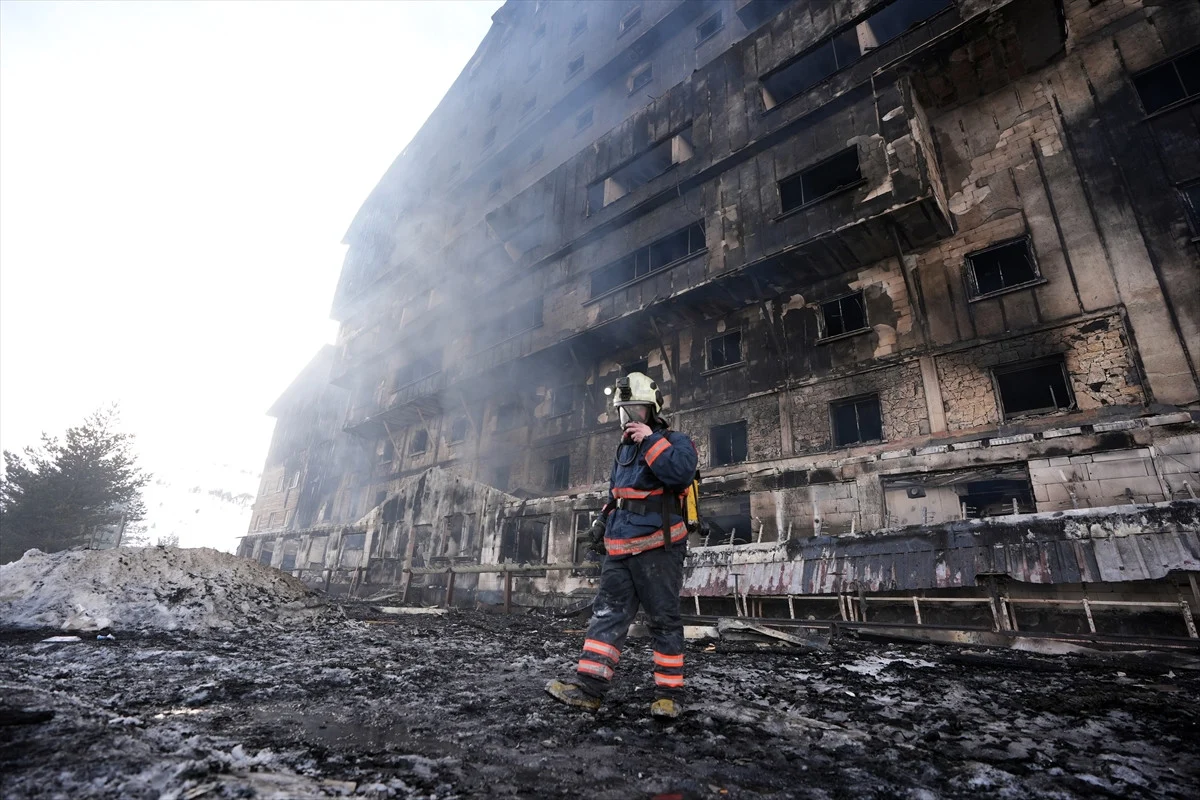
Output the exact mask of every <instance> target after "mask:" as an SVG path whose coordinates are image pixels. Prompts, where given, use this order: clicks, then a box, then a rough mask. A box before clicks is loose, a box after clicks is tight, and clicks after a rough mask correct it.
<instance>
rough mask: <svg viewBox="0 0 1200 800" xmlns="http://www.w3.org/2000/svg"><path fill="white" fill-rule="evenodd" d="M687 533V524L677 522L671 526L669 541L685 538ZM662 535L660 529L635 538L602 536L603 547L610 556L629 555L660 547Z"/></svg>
mask: <svg viewBox="0 0 1200 800" xmlns="http://www.w3.org/2000/svg"><path fill="white" fill-rule="evenodd" d="M687 535H688V532H687V526H686V525H684V524H683V523H682V522H677V523H675V524H674V525H672V526H671V541H672V542H678V541H680V540H682V539H686V538H687ZM662 544H663V535H662V531H661V530H657V531H655V532H654V533H652V534H650V535H649V536H639V537H637V538H636V539H610V538H608V537H607V536H606V537H604V549H605V550H607V551H608V554H609V555H610V556H631V555H636V554H637V553H641V552H644V551H646V550H653V549H654V548H655V547H662Z"/></svg>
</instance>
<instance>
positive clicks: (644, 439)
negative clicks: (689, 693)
mask: <svg viewBox="0 0 1200 800" xmlns="http://www.w3.org/2000/svg"><path fill="white" fill-rule="evenodd" d="M605 391H606V393H608V392H611V393H612V395H613V407H614V408H615V409H616V411H617V415H618V416H619V418H620V422H621V441H620V444H618V446H617V454H616V460H615V463H614V464H613V468H612V476H611V477H610V479H609V500H608V503H607V504H606V505H605V506H604V508H603V509H602V510H601V512H600V515H599V516H598V518H597V520H596V522H595V523H593V525H592V527H591V530H590V531H589V532H588V536H589V538H590V539H591V540H592V548H593V549H594V550H596V551H597V552H601V553H605V554H606V555H605V558H604V563H603V565H602V567H601V570H600V591H599V593H598V594H597V595H596V600H595V602H594V603H593V604H592V619H591V622H590V623H589V624H588V631H587V638H586V639H585V640H584V643H583V654H582V656H581V657H580V659H579V664H578V665H577V667H576V672H575V677H574V678H572V679H571V680H552V681H550V683H548V684H547V685H546V691H547V692H549V693H550V695H551V696H552V697H554V698H555V699H556V700H560V701H562V702H563V703H566V704H567V705H570V706H576V707H579V708H584V709H588V710H592V711H594V710H596V709H598V708H599V707H600V703H601V700H602V699H603V697H604V694H605V692H606V691H607V690H608V688H609V682H610V681H611V680H612V676H613V670H614V669H615V668H616V666H617V662H618V661H619V660H620V658H621V649H622V647H624V645H625V636H626V634H628V632H629V625H630V623H631V622H633V617H634V615H635V614H637V611H638V607H639V606H640V607H641V608H642V609H644V610H645V612H646V616H647V617H648V627H649V629H650V635H651V637H652V638H653V644H654V684H655V687H656V692H655V700H654V702H653V703H652V704H651V706H650V713H651V715H653V716H655V717H662V718H668V719H669V718H674V717H677V716H679V713H680V706H679V701H678V697H679V694H680V692H681V690H682V688H683V622H682V620H681V619H680V614H679V591H680V589H681V588H682V586H683V560H684V556H685V555H686V553H687V535H688V531H687V527H686V525H685V523H684V517H683V508H682V504H683V503H684V502H685V499H686V496H687V494H688V492H689V491H690V487H691V485H692V481H693V478H694V477H695V475H696V448H695V445H693V444H692V441H691V439H689V438H688V437H687V436H685V435H683V434H682V433H677V432H675V431H672V430H670V429H669V427H668V425H667V423H666V421H665V420H663V419H662V417H661V416H660V414H661V412H662V406H663V396H662V391H661V390H660V389H659V388H658V384H656V383H655V382H654V381H653V380H651V379H650V378H649V377H648V376H646V375H643V374H642V373H640V372H631V373H629V375H628V376H626V377H624V378H619V379H618V380H617V382H616V386H615V387H614V388H613V389H607V390H605Z"/></svg>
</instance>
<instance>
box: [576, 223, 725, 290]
mask: <svg viewBox="0 0 1200 800" xmlns="http://www.w3.org/2000/svg"><path fill="white" fill-rule="evenodd" d="M697 226H699V228H700V236H701V240H702V241H703V243H704V244H703V246H702V247H700V248H699V249H698V250H692V251H689V252H688V254H687V255H684V256H681V257H679V258H677V259H675V260H674V261H670V262H667V263H665V264H662V265H660V266H658V267H654V268H650V267H649V263H650V248H652V247H654V246H655V245H658V244H661V243H663V242H665V241H667V240H668V239H670V238H671V237H672V236H678V235H679V234H680V233H683V232H685V231H686V232H688V246H689V247H691V229H692V228H694V227H697ZM642 251H645V252H646V264H647V267H648V269H647V271H646V272H644V273H643V274H641V275H638V274H637V272H636V269H637V268H636V260H637V257H638V254H639V253H641V252H642ZM707 252H708V229H707V227H706V226H705V224H704V220H703V218H701V219H700V220H698V221H696V222H693V223H691V224H690V225H685V226H684V227H682V228H679V229H678V230H674V231H672V232H671V233H669V234H667V235H666V236H660V237H659V238H657V239H655V240H654V241H652V242H648V243H646V244H644V245H642V246H641V247H638V248H636V249H634V250H632V251H631V252H629V253H626V254H625V255H623V256H621V257H620V258H618V259H614V260H613V261H610V262H608V263H607V264H603V265H601V266H599V267H596V268H595V269H593V270H591V271H589V272H588V273H587V275H588V283H589V286H588V290H589V296H588V298H587V299H586V300H584V301H583V305H585V306H586V305H588V304H589V303H594V302H596V301H598V300H601V299H603V298H604V297H607V296H608V295H610V294H612V293H613V292H619V291H621V290H622V289H626V288H628V287H630V286H633V285H634V284H636V283H639V282H641V281H644V280H647V279H648V278H650V277H652V276H654V275H658V274H660V273H662V272H665V271H667V270H670V269H674V268H675V267H677V266H679V265H680V264H682V263H684V262H685V261H690V260H691V259H693V258H696V257H698V256H702V255H704V254H705V253H707ZM629 258H633V259H634V260H635V267H634V277H633V278H632V279H631V280H628V281H625V282H623V283H619V284H616V285H614V286H611V287H609V288H607V289H605V290H604V291H602V292H595V291H594V288H593V287H594V285H595V284H594V280H595V278H594V276H595V275H597V274H599V273H600V272H601V271H603V270H607V269H612V268H614V267H615V266H616V265H618V264H621V263H622V262H624V261H626V260H627V259H629Z"/></svg>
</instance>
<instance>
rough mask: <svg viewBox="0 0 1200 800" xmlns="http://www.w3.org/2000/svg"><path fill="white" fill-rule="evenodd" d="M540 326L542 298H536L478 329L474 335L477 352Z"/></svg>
mask: <svg viewBox="0 0 1200 800" xmlns="http://www.w3.org/2000/svg"><path fill="white" fill-rule="evenodd" d="M541 324H542V298H541V297H536V298H534V299H533V300H531V301H529V302H528V303H525V304H524V305H522V306H519V307H518V308H514V309H513V310H512V311H510V312H508V313H507V314H505V315H503V316H501V317H499V318H497V319H495V320H493V321H492V322H491V323H489V324H487V325H483V326H481V327H479V328H478V329H477V330H476V331H475V334H474V337H475V345H476V349H477V350H482V349H483V348H485V347H490V346H491V345H494V344H496V343H498V342H503V341H504V340H506V339H511V338H512V337H514V336H517V335H518V334H522V333H524V332H525V331H527V330H530V329H532V328H537V327H539V326H540V325H541Z"/></svg>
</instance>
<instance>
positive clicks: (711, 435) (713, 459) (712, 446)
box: [708, 419, 750, 467]
mask: <svg viewBox="0 0 1200 800" xmlns="http://www.w3.org/2000/svg"><path fill="white" fill-rule="evenodd" d="M737 426H741V428H742V432H743V435H744V437H745V447H746V452H745V453H744V454H743V455H742V458H741V459H740V460H738V459H737V458H734V456H736V453H734V452H733V441H732V440H731V441H730V443H729V451H730V452H729V455H730V457H731V459H733V460H731V461H717V440H716V437H717V432H718V431H722V432H724V431H727V430H728V431H732V430H733V429H734V428H736V427H737ZM708 447H709V453H708V463H709V466H710V467H728V466H733V465H734V464H745V463H747V462H749V461H750V425H749V423H748V422H747V421H746V420H744V419H741V420H735V421H733V422H725V423H722V424H720V425H713V426H712V427H710V428H709V429H708Z"/></svg>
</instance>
